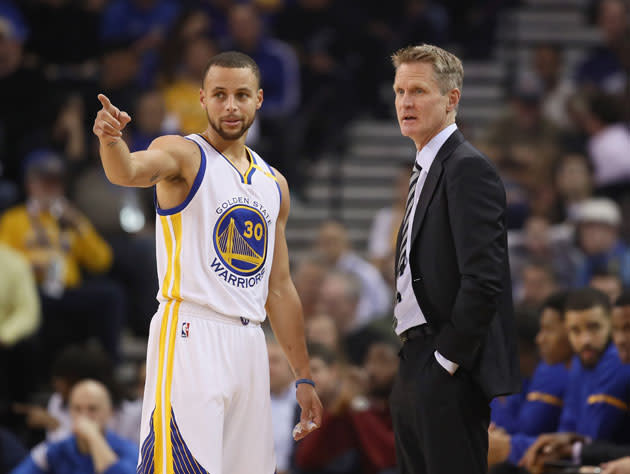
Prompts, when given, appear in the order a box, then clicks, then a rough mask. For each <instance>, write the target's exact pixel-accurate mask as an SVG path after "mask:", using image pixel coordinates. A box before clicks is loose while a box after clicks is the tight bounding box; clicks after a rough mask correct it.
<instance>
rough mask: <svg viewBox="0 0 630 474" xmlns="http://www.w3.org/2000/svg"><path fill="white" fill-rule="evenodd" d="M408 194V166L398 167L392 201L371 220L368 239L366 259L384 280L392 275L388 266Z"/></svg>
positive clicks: (391, 267) (394, 248) (393, 251)
mask: <svg viewBox="0 0 630 474" xmlns="http://www.w3.org/2000/svg"><path fill="white" fill-rule="evenodd" d="M408 194H409V165H408V164H405V165H404V166H401V167H400V170H399V171H398V174H397V176H396V181H395V183H394V200H393V202H392V204H391V205H390V206H388V207H384V208H382V209H380V210H379V211H378V212H377V213H376V214H375V215H374V218H373V219H372V226H371V228H370V236H369V239H368V257H369V259H370V262H371V263H372V264H373V265H374V266H375V267H376V268H378V269H379V270H380V272H381V275H383V278H385V279H386V280H387V279H389V278H392V276H391V275H392V274H393V273H394V272H393V271H392V269H393V268H394V267H393V266H392V265H389V263H390V259H391V255H392V254H395V253H396V238H397V237H398V230H399V228H400V224H401V222H402V220H403V216H404V212H405V204H406V203H407V196H408Z"/></svg>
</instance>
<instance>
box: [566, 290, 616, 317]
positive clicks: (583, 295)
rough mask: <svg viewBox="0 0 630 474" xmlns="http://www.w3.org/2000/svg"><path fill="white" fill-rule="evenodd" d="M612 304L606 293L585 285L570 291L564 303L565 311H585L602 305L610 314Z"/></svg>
mask: <svg viewBox="0 0 630 474" xmlns="http://www.w3.org/2000/svg"><path fill="white" fill-rule="evenodd" d="M611 306H612V305H611V303H610V298H609V297H608V295H607V294H606V293H603V292H601V291H599V290H596V289H595V288H589V287H585V288H580V289H578V290H573V291H571V292H570V293H569V295H568V296H567V301H566V303H565V305H564V311H565V312H567V311H584V310H587V309H591V308H595V307H600V308H603V309H604V312H605V313H606V314H607V315H609V314H610V310H611V309H612V308H611Z"/></svg>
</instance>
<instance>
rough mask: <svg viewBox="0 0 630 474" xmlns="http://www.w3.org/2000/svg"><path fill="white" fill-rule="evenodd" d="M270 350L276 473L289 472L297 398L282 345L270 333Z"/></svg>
mask: <svg viewBox="0 0 630 474" xmlns="http://www.w3.org/2000/svg"><path fill="white" fill-rule="evenodd" d="M267 352H268V354H269V381H270V387H271V419H272V420H273V439H274V447H275V451H276V463H277V471H276V472H277V473H278V474H286V473H287V472H288V471H289V464H290V461H291V456H292V454H293V448H294V441H293V438H292V437H291V430H292V429H293V426H294V425H295V424H296V423H297V422H298V421H299V412H298V411H297V409H298V404H297V402H296V400H295V386H294V385H293V381H294V377H293V371H292V370H291V366H290V365H289V362H288V361H287V358H286V357H285V355H284V352H282V348H281V347H280V345H279V344H278V342H277V341H276V340H275V338H274V337H273V335H271V334H270V335H268V337H267Z"/></svg>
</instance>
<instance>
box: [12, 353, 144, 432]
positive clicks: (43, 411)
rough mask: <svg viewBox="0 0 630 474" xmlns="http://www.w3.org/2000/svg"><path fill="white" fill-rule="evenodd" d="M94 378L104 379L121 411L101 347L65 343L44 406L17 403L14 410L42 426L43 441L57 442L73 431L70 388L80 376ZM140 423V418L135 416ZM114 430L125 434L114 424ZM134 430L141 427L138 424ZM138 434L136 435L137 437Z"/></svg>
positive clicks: (31, 423) (35, 425)
mask: <svg viewBox="0 0 630 474" xmlns="http://www.w3.org/2000/svg"><path fill="white" fill-rule="evenodd" d="M84 379H93V380H97V381H99V382H101V383H103V384H104V385H105V386H106V387H107V388H108V391H109V393H110V397H111V398H112V402H113V405H114V407H115V413H116V415H117V414H118V412H119V411H120V406H121V404H120V402H121V400H120V393H119V390H118V389H117V387H116V385H115V383H114V373H113V367H112V364H111V361H110V360H109V359H108V358H107V356H106V355H105V354H104V353H103V352H102V351H100V350H95V349H91V348H87V347H84V346H68V347H66V348H65V349H64V350H63V352H61V354H59V356H58V357H57V358H56V359H55V361H54V363H53V366H52V369H51V374H50V382H51V386H52V388H53V393H52V394H51V396H50V398H49V399H48V403H47V405H46V408H43V407H41V406H39V405H36V404H28V403H18V404H16V405H15V406H14V409H15V410H16V412H17V413H20V414H22V415H25V422H26V425H27V426H28V427H29V428H30V429H33V430H44V431H45V434H46V441H47V442H49V443H52V442H57V441H60V440H62V439H64V438H65V437H67V436H68V435H70V434H71V432H72V419H71V414H70V411H69V408H68V403H69V398H70V392H71V391H72V389H73V387H74V386H75V385H76V384H77V383H78V382H79V381H81V380H84ZM137 421H138V423H139V420H137ZM111 427H112V428H113V429H114V431H116V432H117V433H118V434H120V435H122V436H123V437H125V435H126V434H127V433H121V432H120V431H119V430H118V429H117V428H118V427H117V426H115V425H114V426H111ZM136 430H137V431H139V430H140V425H139V424H138V425H137V427H136ZM138 436H139V435H136V438H137V437H138Z"/></svg>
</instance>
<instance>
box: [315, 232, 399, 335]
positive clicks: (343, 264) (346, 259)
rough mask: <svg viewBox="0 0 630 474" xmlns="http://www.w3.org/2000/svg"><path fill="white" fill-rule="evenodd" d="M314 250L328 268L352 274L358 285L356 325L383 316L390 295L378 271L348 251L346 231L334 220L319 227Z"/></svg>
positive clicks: (388, 306)
mask: <svg viewBox="0 0 630 474" xmlns="http://www.w3.org/2000/svg"><path fill="white" fill-rule="evenodd" d="M316 249H317V251H318V252H319V256H320V257H321V258H322V259H323V261H324V262H325V263H326V265H328V266H329V267H330V268H334V269H337V270H340V271H344V272H348V273H352V274H353V275H355V276H356V277H357V278H358V279H359V281H360V282H361V288H360V297H359V304H358V308H357V319H358V322H359V323H360V324H366V323H368V322H369V321H371V320H373V319H375V318H377V317H379V316H383V315H384V314H385V313H386V312H387V311H388V310H389V309H390V307H391V304H392V295H391V291H390V290H389V289H388V288H387V284H386V283H385V280H383V277H382V276H381V274H380V273H379V271H378V270H377V269H376V268H374V266H373V265H371V264H369V263H368V262H366V261H365V260H363V259H362V258H361V257H359V256H358V255H357V254H356V253H354V252H353V251H352V250H350V245H349V243H348V232H347V230H346V228H345V227H344V226H343V225H342V224H340V223H338V222H335V221H327V222H324V223H323V224H322V225H321V227H320V228H319V235H318V236H317V241H316Z"/></svg>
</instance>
